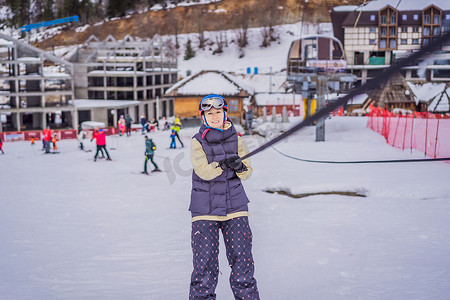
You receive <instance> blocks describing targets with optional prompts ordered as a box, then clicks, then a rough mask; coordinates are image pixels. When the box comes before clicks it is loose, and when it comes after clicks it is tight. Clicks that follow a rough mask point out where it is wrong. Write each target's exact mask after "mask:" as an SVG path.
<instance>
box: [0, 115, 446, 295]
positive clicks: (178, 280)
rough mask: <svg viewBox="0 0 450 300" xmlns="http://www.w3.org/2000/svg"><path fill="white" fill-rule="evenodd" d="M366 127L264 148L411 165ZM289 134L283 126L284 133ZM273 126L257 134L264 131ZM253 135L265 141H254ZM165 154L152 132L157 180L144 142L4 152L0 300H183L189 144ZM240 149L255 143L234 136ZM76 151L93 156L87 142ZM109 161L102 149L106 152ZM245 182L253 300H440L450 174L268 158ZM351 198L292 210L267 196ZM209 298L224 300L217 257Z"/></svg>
mask: <svg viewBox="0 0 450 300" xmlns="http://www.w3.org/2000/svg"><path fill="white" fill-rule="evenodd" d="M366 123H367V119H365V118H357V117H353V118H349V117H334V118H332V119H328V120H327V121H326V129H327V131H326V142H314V139H315V136H314V131H315V128H314V127H308V128H306V129H305V130H302V131H301V132H299V133H297V134H295V135H294V136H291V137H289V138H288V140H287V141H286V142H281V143H280V144H278V145H276V148H277V149H278V150H280V151H282V152H284V153H286V154H289V155H292V156H295V157H301V158H308V159H319V160H340V161H342V160H363V159H371V160H373V159H390V158H392V159H397V158H418V157H422V155H421V154H420V153H412V154H411V153H410V151H409V150H408V151H404V152H402V151H401V150H398V149H395V148H392V147H391V146H389V145H387V144H386V143H385V141H384V139H383V137H381V136H380V135H378V134H377V133H375V132H372V131H371V130H369V129H367V128H366V127H365V126H366ZM289 125H292V124H289ZM280 126H281V124H272V123H268V124H262V125H260V127H261V128H260V131H262V130H263V129H265V130H266V131H267V130H269V131H270V130H274V128H276V129H277V130H278V129H280ZM263 127H264V128H263ZM195 131H196V129H193V128H186V129H183V130H182V131H181V136H182V139H183V140H184V141H185V145H186V148H182V149H177V150H169V149H167V147H168V146H169V143H170V138H169V133H168V132H167V131H163V132H156V133H151V134H150V136H151V137H152V138H153V139H154V140H155V142H156V144H157V146H158V150H157V155H156V162H157V163H158V164H159V166H160V168H162V169H163V170H165V172H163V173H153V174H151V175H149V176H146V175H140V174H139V172H140V171H141V170H142V168H143V162H144V139H143V136H142V135H141V134H140V133H134V134H133V135H132V136H131V137H129V138H127V137H113V136H112V137H108V139H107V143H108V146H109V148H110V154H111V156H112V158H113V161H111V162H108V161H105V160H104V159H101V160H98V161H97V162H94V161H93V160H92V157H93V155H94V153H93V152H82V151H80V150H78V149H77V146H78V145H77V142H76V141H74V140H64V141H61V142H59V144H58V147H59V151H60V154H55V155H44V154H42V152H41V151H40V145H39V144H38V145H36V146H35V148H33V147H32V146H31V145H30V144H29V143H27V142H14V143H6V144H5V145H4V150H5V152H6V154H5V155H0V170H1V172H0V182H1V192H0V195H1V196H0V198H1V201H0V253H1V256H0V299H158V300H159V299H175V300H177V299H187V295H188V287H189V280H190V272H191V268H192V265H191V261H192V257H191V256H192V254H191V249H190V214H189V212H188V211H187V208H188V205H189V195H190V188H191V178H190V174H191V166H190V161H189V158H188V156H189V142H188V141H189V139H190V137H191V136H192V135H193V134H194V133H195ZM245 139H246V141H247V143H248V145H249V147H250V148H251V149H254V148H256V147H257V146H258V145H259V144H260V143H262V142H263V140H262V138H261V137H258V136H252V137H249V136H246V137H245ZM86 144H87V147H88V148H89V149H94V144H93V143H89V142H87V143H86ZM111 148H114V150H113V149H111ZM252 163H253V167H254V173H253V176H252V178H251V179H249V180H248V181H246V182H245V183H244V186H245V188H246V191H247V194H248V195H249V198H250V200H251V203H250V213H251V217H250V222H251V226H252V230H253V235H254V258H255V264H256V279H257V280H258V285H259V289H260V292H261V298H262V299H383V300H385V299H396V300H399V299H449V298H448V297H449V295H450V261H449V260H448V254H449V253H450V239H449V236H450V218H449V215H450V214H449V213H450V186H449V184H448V179H449V178H450V164H448V163H444V162H427V163H425V162H424V163H404V164H368V165H351V164H347V165H335V164H333V165H331V164H330V165H325V164H311V163H304V162H300V161H295V160H292V159H289V158H286V157H284V156H281V155H280V154H278V153H277V152H275V151H274V150H273V149H267V150H266V151H264V152H261V153H259V154H257V155H256V156H254V157H253V158H252ZM266 189H272V190H274V189H283V190H289V191H290V192H292V193H294V194H301V193H316V192H330V191H339V192H344V191H348V192H358V193H361V194H364V195H366V197H350V196H342V195H317V196H310V197H305V198H299V199H294V198H290V197H288V196H283V195H279V194H269V193H266V192H265V190H266ZM221 247H222V248H221V254H220V259H221V260H220V269H221V272H222V273H223V274H222V275H220V276H219V286H218V288H217V294H218V299H221V300H228V299H233V298H232V294H231V291H230V288H229V286H228V275H229V267H228V265H227V262H226V259H225V254H224V252H225V251H224V248H223V245H221Z"/></svg>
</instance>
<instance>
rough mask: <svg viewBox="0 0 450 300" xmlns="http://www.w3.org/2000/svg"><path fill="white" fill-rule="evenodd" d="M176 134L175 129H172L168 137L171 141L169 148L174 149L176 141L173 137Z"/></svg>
mask: <svg viewBox="0 0 450 300" xmlns="http://www.w3.org/2000/svg"><path fill="white" fill-rule="evenodd" d="M176 136H177V134H176V131H175V129H172V133H171V134H170V138H171V139H172V142H171V143H170V149H176V148H177V143H176V142H175V137H176Z"/></svg>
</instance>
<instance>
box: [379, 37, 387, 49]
mask: <svg viewBox="0 0 450 300" xmlns="http://www.w3.org/2000/svg"><path fill="white" fill-rule="evenodd" d="M380 48H386V40H385V39H381V40H380Z"/></svg>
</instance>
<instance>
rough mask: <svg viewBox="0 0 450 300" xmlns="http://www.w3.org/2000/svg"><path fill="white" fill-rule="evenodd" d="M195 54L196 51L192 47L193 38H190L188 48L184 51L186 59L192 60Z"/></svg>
mask: <svg viewBox="0 0 450 300" xmlns="http://www.w3.org/2000/svg"><path fill="white" fill-rule="evenodd" d="M194 56H195V51H194V49H192V45H191V40H190V39H188V41H187V43H186V50H185V51H184V60H190V59H191V58H193V57H194Z"/></svg>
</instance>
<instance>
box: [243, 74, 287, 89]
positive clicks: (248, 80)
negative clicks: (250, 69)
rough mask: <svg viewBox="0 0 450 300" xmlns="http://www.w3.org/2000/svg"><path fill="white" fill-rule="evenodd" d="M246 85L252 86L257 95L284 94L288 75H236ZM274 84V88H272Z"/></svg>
mask: <svg viewBox="0 0 450 300" xmlns="http://www.w3.org/2000/svg"><path fill="white" fill-rule="evenodd" d="M235 77H236V78H239V79H240V80H241V81H242V82H244V83H245V84H246V85H248V86H251V87H252V88H253V90H254V91H255V93H269V92H275V93H277V92H278V93H279V92H284V83H285V82H286V74H285V73H284V74H280V73H277V74H274V75H272V76H270V75H267V74H250V75H249V74H242V75H236V76H235ZM270 84H272V88H270Z"/></svg>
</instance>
